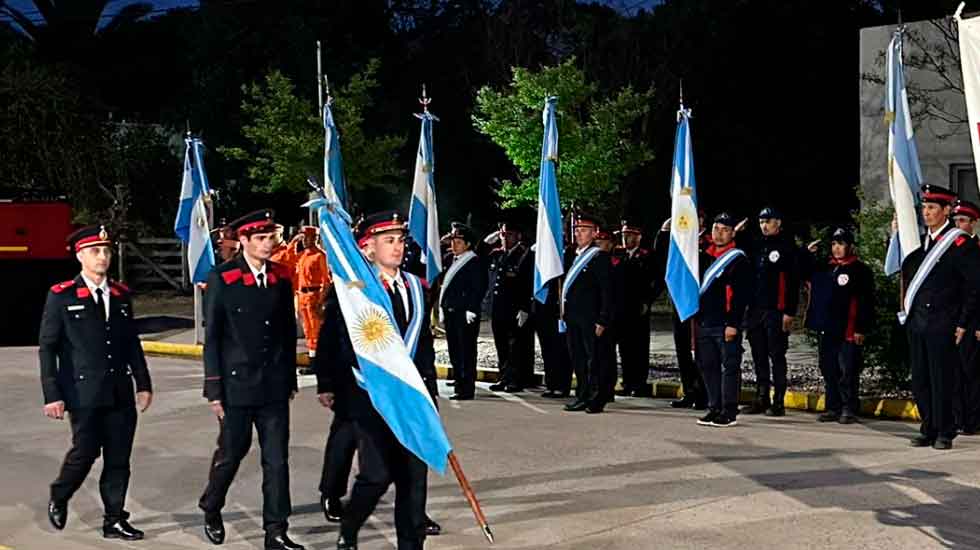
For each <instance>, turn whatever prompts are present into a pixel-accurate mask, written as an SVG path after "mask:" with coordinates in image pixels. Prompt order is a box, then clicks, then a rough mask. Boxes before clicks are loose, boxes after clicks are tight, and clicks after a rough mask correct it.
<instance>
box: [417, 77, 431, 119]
mask: <svg viewBox="0 0 980 550" xmlns="http://www.w3.org/2000/svg"><path fill="white" fill-rule="evenodd" d="M419 103H421V104H422V112H423V113H428V112H429V103H432V98H431V97H429V95H428V94H427V93H426V91H425V83H423V84H422V97H420V98H419Z"/></svg>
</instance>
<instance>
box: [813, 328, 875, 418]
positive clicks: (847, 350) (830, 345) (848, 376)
mask: <svg viewBox="0 0 980 550" xmlns="http://www.w3.org/2000/svg"><path fill="white" fill-rule="evenodd" d="M818 354H819V362H820V372H821V373H823V380H824V387H825V388H826V389H827V399H826V407H827V410H828V411H830V412H835V413H837V414H851V415H856V414H858V413H859V412H861V403H860V401H859V400H858V386H859V382H860V381H861V368H862V367H863V366H864V349H863V348H862V347H861V346H858V345H855V344H854V343H853V342H848V341H846V340H842V339H841V338H839V337H832V336H827V335H821V336H820V346H819V349H818Z"/></svg>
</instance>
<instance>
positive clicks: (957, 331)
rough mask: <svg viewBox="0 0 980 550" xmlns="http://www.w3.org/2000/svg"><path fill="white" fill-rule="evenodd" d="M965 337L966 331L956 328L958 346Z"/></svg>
mask: <svg viewBox="0 0 980 550" xmlns="http://www.w3.org/2000/svg"><path fill="white" fill-rule="evenodd" d="M964 335H966V329H965V328H960V327H956V345H959V344H960V342H961V341H962V340H963V336H964Z"/></svg>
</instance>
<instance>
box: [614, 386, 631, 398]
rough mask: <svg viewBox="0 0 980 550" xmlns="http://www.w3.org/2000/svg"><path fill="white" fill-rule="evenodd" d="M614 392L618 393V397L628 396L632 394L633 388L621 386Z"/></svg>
mask: <svg viewBox="0 0 980 550" xmlns="http://www.w3.org/2000/svg"><path fill="white" fill-rule="evenodd" d="M615 393H616V395H618V396H620V397H629V396H631V395H633V390H631V389H629V388H623V389H621V390H616V392H615Z"/></svg>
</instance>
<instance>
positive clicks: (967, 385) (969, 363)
mask: <svg viewBox="0 0 980 550" xmlns="http://www.w3.org/2000/svg"><path fill="white" fill-rule="evenodd" d="M978 218H980V207H978V206H977V205H975V204H973V203H972V202H969V201H964V200H958V201H956V205H955V206H953V223H954V224H956V227H958V228H960V229H962V230H963V231H965V232H966V233H967V234H968V235H969V236H970V239H971V240H972V241H973V242H974V243H977V219H978ZM966 329H967V330H966V335H965V336H964V337H963V341H962V342H960V345H959V352H960V364H959V365H957V369H956V375H955V377H954V382H953V388H954V391H953V419H954V421H955V422H956V427H957V429H958V430H959V432H960V433H963V434H964V435H974V434H976V433H977V432H978V431H980V321H978V320H977V319H974V320H973V322H972V323H971V324H970V326H969V327H966Z"/></svg>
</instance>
